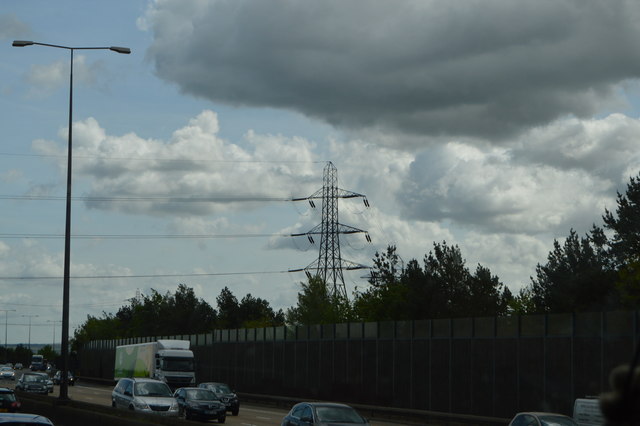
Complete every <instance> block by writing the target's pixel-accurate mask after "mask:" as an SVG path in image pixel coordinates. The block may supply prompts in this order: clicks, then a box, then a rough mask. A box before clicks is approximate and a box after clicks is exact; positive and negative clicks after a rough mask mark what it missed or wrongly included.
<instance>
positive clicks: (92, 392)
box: [49, 383, 405, 426]
mask: <svg viewBox="0 0 640 426" xmlns="http://www.w3.org/2000/svg"><path fill="white" fill-rule="evenodd" d="M67 389H68V395H69V398H71V399H73V400H76V401H83V402H88V403H91V404H97V405H102V406H111V390H112V389H113V388H112V387H110V386H104V385H97V384H90V383H88V384H81V383H76V385H74V386H69V387H68V388H67ZM59 394H60V387H59V386H54V390H53V393H52V394H49V395H50V396H51V397H54V398H57V397H58V396H59ZM288 412H289V410H288V409H281V408H275V407H274V408H264V407H261V406H257V405H251V404H241V405H240V413H239V414H238V415H237V416H232V415H231V413H227V420H226V424H229V425H238V426H274V425H276V426H277V425H280V424H281V422H282V419H283V418H284V417H285V416H286V415H287V413H288ZM195 423H201V422H194V424H195ZM211 423H216V422H215V421H212V422H211ZM403 424H405V423H392V422H381V421H371V425H372V426H400V425H403Z"/></svg>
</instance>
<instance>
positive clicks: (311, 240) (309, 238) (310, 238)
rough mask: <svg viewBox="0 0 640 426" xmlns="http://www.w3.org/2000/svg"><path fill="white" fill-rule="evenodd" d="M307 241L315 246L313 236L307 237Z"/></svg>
mask: <svg viewBox="0 0 640 426" xmlns="http://www.w3.org/2000/svg"><path fill="white" fill-rule="evenodd" d="M307 239H308V240H309V242H310V243H311V244H315V243H316V242H315V241H313V237H312V236H311V235H307Z"/></svg>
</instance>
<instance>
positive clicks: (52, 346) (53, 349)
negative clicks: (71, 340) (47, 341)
mask: <svg viewBox="0 0 640 426" xmlns="http://www.w3.org/2000/svg"><path fill="white" fill-rule="evenodd" d="M47 322H51V323H53V339H52V340H51V351H52V352H55V351H56V349H55V347H56V324H62V321H61V320H47Z"/></svg>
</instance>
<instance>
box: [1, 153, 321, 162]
mask: <svg viewBox="0 0 640 426" xmlns="http://www.w3.org/2000/svg"><path fill="white" fill-rule="evenodd" d="M0 156H3V157H36V158H60V159H65V160H66V158H67V156H66V155H53V154H23V153H11V152H0ZM73 158H74V159H92V160H114V161H123V160H127V161H167V162H179V163H196V162H197V163H230V164H234V163H256V164H318V163H323V162H324V161H321V160H317V161H315V160H213V159H203V158H158V157H103V156H98V155H77V154H73Z"/></svg>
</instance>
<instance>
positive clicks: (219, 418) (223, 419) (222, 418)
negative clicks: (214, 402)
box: [218, 416, 227, 423]
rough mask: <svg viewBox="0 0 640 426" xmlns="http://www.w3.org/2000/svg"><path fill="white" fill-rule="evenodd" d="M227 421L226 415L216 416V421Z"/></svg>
mask: <svg viewBox="0 0 640 426" xmlns="http://www.w3.org/2000/svg"><path fill="white" fill-rule="evenodd" d="M226 421H227V416H222V417H218V423H224V422H226Z"/></svg>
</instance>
